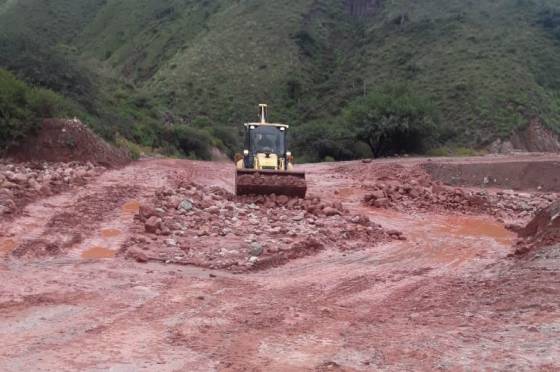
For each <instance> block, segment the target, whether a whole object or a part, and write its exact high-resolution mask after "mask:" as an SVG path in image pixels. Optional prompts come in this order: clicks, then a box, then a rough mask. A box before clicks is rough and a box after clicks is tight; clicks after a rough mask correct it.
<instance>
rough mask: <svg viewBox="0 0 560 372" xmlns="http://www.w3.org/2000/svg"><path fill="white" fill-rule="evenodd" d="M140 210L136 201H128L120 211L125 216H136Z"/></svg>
mask: <svg viewBox="0 0 560 372" xmlns="http://www.w3.org/2000/svg"><path fill="white" fill-rule="evenodd" d="M139 210H140V202H139V201H138V200H130V201H128V202H127V203H126V204H125V205H123V206H122V211H123V213H125V214H137V213H138V211H139Z"/></svg>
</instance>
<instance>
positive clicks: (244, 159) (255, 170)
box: [235, 104, 307, 198]
mask: <svg viewBox="0 0 560 372" xmlns="http://www.w3.org/2000/svg"><path fill="white" fill-rule="evenodd" d="M288 129H289V126H288V125H286V124H273V123H269V122H268V106H267V105H265V104H260V105H259V122H255V123H246V124H245V149H244V150H243V155H241V154H237V155H236V156H235V166H236V168H237V173H236V176H235V193H236V195H271V194H275V195H287V196H292V197H300V198H304V197H305V193H306V192H307V183H306V181H305V172H296V171H294V158H293V156H292V154H291V152H290V151H288V150H287V145H288V143H287V138H286V134H287V131H288Z"/></svg>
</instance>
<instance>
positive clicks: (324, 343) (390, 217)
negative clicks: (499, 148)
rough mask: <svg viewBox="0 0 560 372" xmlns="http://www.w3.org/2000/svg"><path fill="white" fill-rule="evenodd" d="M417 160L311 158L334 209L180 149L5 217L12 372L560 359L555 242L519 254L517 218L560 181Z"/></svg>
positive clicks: (3, 354) (6, 336) (547, 197)
mask: <svg viewBox="0 0 560 372" xmlns="http://www.w3.org/2000/svg"><path fill="white" fill-rule="evenodd" d="M525 160H527V159H525ZM461 161H462V162H466V163H469V162H471V160H469V159H467V160H464V159H463V160H461ZM475 161H476V160H472V162H475ZM516 161H517V160H516ZM527 161H531V162H551V161H552V162H554V161H558V159H557V158H554V157H542V158H538V157H531V158H530V159H529V160H527ZM423 162H424V160H421V159H420V160H419V159H406V160H403V159H400V160H390V161H374V162H371V163H362V162H349V163H340V164H317V165H305V166H303V168H304V169H305V170H306V171H307V172H308V183H309V190H310V191H309V193H310V194H311V195H312V196H314V197H316V198H317V200H320V203H322V205H321V207H320V208H319V207H318V204H316V205H313V204H312V203H311V202H309V203H307V204H306V203H305V202H304V201H300V204H297V203H296V201H294V202H293V203H292V204H290V205H291V206H290V207H289V204H287V202H286V204H284V203H285V202H284V201H281V200H278V201H276V200H273V201H271V200H266V201H257V200H253V201H251V200H249V201H247V200H236V199H235V198H232V196H231V195H229V194H228V193H231V192H233V178H234V174H233V169H232V166H231V164H228V163H204V162H192V161H186V160H168V159H156V160H142V161H139V162H136V163H134V164H132V165H129V166H127V167H125V168H122V169H118V170H110V171H106V172H104V173H102V174H100V175H98V176H97V177H95V178H92V179H90V180H88V182H87V183H86V184H85V185H83V186H81V187H75V188H73V189H71V190H70V191H64V192H62V193H60V194H57V195H53V196H50V197H46V198H40V199H38V200H35V201H34V202H32V203H30V204H28V205H27V206H26V207H25V208H24V209H23V210H22V211H21V213H19V214H17V215H16V216H15V217H14V218H12V219H10V220H8V219H5V220H2V222H1V226H0V282H1V283H2V284H0V339H1V340H2V347H1V348H0V370H2V371H20V370H22V369H29V368H31V369H32V370H38V371H39V370H40V371H43V370H44V371H51V370H52V371H74V370H83V371H101V370H112V371H137V370H157V371H247V370H249V371H323V370H334V371H337V370H340V371H369V370H371V371H376V370H390V371H403V370H434V369H442V370H480V369H488V370H550V371H553V370H559V369H560V245H556V246H552V247H548V248H547V249H546V250H544V251H541V252H537V253H536V254H533V255H531V256H530V257H515V256H512V253H513V252H514V244H515V240H516V235H515V234H514V233H513V232H511V231H510V230H508V229H506V228H505V224H515V223H518V224H523V223H525V222H527V220H528V218H530V214H532V213H533V210H534V209H536V208H538V207H539V206H541V204H546V203H547V202H549V201H551V200H553V199H555V198H557V194H555V192H558V191H560V190H546V191H547V193H546V194H544V193H542V192H541V191H539V189H538V186H540V185H537V189H534V190H533V189H527V190H519V191H515V192H514V191H510V190H506V191H503V190H500V189H499V188H498V186H500V185H481V186H484V187H486V188H487V189H488V190H489V191H488V190H487V189H485V190H484V191H483V192H482V191H481V190H482V189H479V188H477V187H476V183H474V184H473V183H472V182H471V183H470V184H469V185H467V186H468V187H466V188H461V189H455V188H454V189H451V188H449V189H443V191H441V190H439V189H441V186H440V185H439V184H432V183H431V182H432V181H431V180H429V179H428V178H429V175H427V174H426V173H423V172H424V170H423V168H422V166H421V164H420V163H423ZM449 162H450V163H453V161H448V163H449ZM486 162H490V163H492V160H490V161H486V160H485V163H486ZM501 162H503V160H496V162H495V163H496V164H499V163H501ZM497 166H498V165H497ZM547 166H548V165H547ZM485 167H486V165H485ZM438 169H439V168H438ZM438 174H440V175H441V174H444V175H446V174H450V176H449V177H454V174H453V171H449V170H445V171H440V172H439V173H438ZM442 177H443V176H442ZM469 177H470V179H472V176H471V175H470V173H469ZM484 177H486V176H483V178H484ZM553 178H554V177H553ZM543 182H544V181H543ZM551 182H552V183H553V182H556V181H554V180H553V181H551ZM405 184H406V185H413V187H408V188H405V187H404V186H402V185H405ZM415 185H417V186H415ZM473 185H475V186H473ZM540 189H542V187H541V188H540ZM488 192H489V193H490V194H487V193H488ZM479 193H480V194H479ZM208 194H211V195H212V197H208ZM368 194H372V195H373V196H371V197H370V199H369V200H372V202H370V203H365V202H364V198H365V197H366V196H367V195H368ZM185 195H187V196H189V198H190V199H188V200H189V201H188V203H185V202H184V200H183V199H184V198H185V197H186V196H185ZM197 198H198V199H197ZM426 200H428V201H429V202H426ZM177 201H179V207H177V208H175V204H176V203H177ZM167 202H168V203H171V205H172V207H168V206H166V204H165V203H167ZM261 202H262V203H261ZM158 203H160V204H158ZM173 203H175V204H173ZM266 203H268V204H266ZM317 203H319V201H317ZM482 205H483V206H484V207H480V206H482ZM145 206H149V208H153V212H152V214H154V216H152V217H155V216H157V218H152V219H151V221H150V219H149V218H146V219H145V220H142V219H139V217H138V216H137V215H138V214H139V212H142V211H141V209H142V208H146V207H145ZM432 206H433V208H432ZM145 210H146V209H144V212H142V213H147V212H145ZM150 210H151V209H150ZM135 216H136V217H135ZM146 217H149V216H146ZM158 218H159V222H158ZM364 221H365V222H364ZM152 222H154V223H159V226H156V225H154V231H153V232H149V231H148V230H149V229H148V228H151V227H152V225H150V223H152ZM162 224H163V225H162ZM164 225H165V226H164ZM167 226H169V227H167ZM277 226H278V228H276V227H277ZM166 230H167V231H166ZM259 230H260V231H259ZM310 242H311V243H310ZM255 251H257V252H255ZM263 263H266V264H263Z"/></svg>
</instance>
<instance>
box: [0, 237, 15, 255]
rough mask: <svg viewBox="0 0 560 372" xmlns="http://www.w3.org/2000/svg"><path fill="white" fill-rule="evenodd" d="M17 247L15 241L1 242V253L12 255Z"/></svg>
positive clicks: (6, 240)
mask: <svg viewBox="0 0 560 372" xmlns="http://www.w3.org/2000/svg"><path fill="white" fill-rule="evenodd" d="M15 247H16V242H15V240H13V239H4V240H0V253H10V252H11V251H12V250H13V249H14V248H15Z"/></svg>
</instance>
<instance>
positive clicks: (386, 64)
mask: <svg viewBox="0 0 560 372" xmlns="http://www.w3.org/2000/svg"><path fill="white" fill-rule="evenodd" d="M0 66H2V67H5V68H8V69H9V70H11V71H13V72H14V73H16V74H17V75H18V76H19V77H21V78H24V79H27V80H28V81H29V82H31V83H33V84H37V85H40V86H44V87H48V88H51V89H53V90H55V91H57V92H59V93H61V94H63V95H65V96H67V97H68V98H70V99H71V100H73V101H75V102H77V103H78V104H79V105H80V107H81V108H82V110H83V112H84V115H85V116H87V118H88V119H89V121H90V122H91V123H92V126H94V128H96V129H97V130H99V131H100V132H101V133H103V134H104V135H105V136H107V137H111V136H112V135H114V133H115V132H116V131H118V132H119V133H121V134H122V135H124V136H126V137H128V138H129V139H132V140H134V141H137V142H141V143H143V144H145V145H150V146H167V145H169V146H171V148H173V147H179V150H182V151H185V149H186V148H187V147H188V145H187V144H185V145H184V146H178V145H177V143H176V142H174V140H173V139H170V138H166V136H165V135H164V134H162V133H163V129H162V127H163V126H164V125H163V124H164V122H167V123H174V125H175V126H179V127H181V126H187V127H190V128H187V129H185V130H189V131H191V132H192V133H191V132H189V135H192V136H195V137H196V139H197V141H198V142H200V141H202V142H212V143H213V144H214V145H218V146H221V147H222V148H224V149H225V150H229V152H230V153H231V152H232V151H235V150H236V149H237V147H238V145H239V124H240V123H242V122H243V121H244V120H248V119H252V118H254V115H255V107H256V104H257V103H259V102H267V103H269V104H270V105H271V108H272V116H273V119H275V120H283V121H287V122H289V123H290V124H292V125H293V128H294V131H293V132H294V133H295V134H296V135H295V136H294V138H293V147H295V149H296V150H297V151H298V153H299V154H302V153H303V155H304V156H305V158H306V159H307V160H320V159H322V158H324V157H326V156H329V157H334V158H338V159H343V158H344V159H346V158H352V157H359V156H370V155H371V153H370V150H369V148H368V146H365V144H364V143H363V142H362V141H361V140H360V135H359V134H360V133H361V132H362V131H361V129H362V128H360V127H359V125H358V126H357V125H355V123H352V122H350V120H352V119H351V118H353V117H356V116H355V115H352V114H351V113H349V111H351V110H358V111H360V108H359V107H360V105H367V104H369V103H368V102H370V103H371V102H383V101H384V100H385V99H389V101H390V102H412V101H414V102H416V101H418V100H419V101H418V102H420V101H422V102H425V101H428V102H429V103H430V105H429V106H430V107H431V108H430V110H429V111H426V112H424V113H423V114H422V115H429V116H430V121H433V122H435V123H436V127H435V129H434V130H433V131H431V132H430V134H429V136H422V138H423V141H424V142H425V143H423V144H422V146H417V145H418V144H414V146H412V147H407V146H404V148H403V146H402V144H400V146H399V150H402V151H407V150H411V151H412V150H413V148H414V149H419V148H422V149H424V150H426V149H429V148H430V147H438V146H442V145H451V146H467V147H483V146H485V145H488V144H489V143H490V142H492V141H493V140H494V139H496V138H498V137H502V138H506V137H508V136H509V135H511V133H512V132H513V131H515V130H516V129H518V128H522V127H523V126H525V125H527V123H528V122H529V120H530V119H531V118H534V117H539V118H540V119H541V120H542V122H543V123H544V124H545V125H546V126H548V127H550V128H552V129H554V130H556V131H560V4H558V2H557V1H555V0H494V1H487V0H470V1H461V0H424V1H421V2H418V1H413V0H275V1H272V0H269V1H263V0H237V1H231V0H230V1H226V0H205V1H200V0H88V1H85V0H72V1H71V0H50V1H42V0H3V1H2V0H0ZM402 89H405V90H406V97H412V96H414V97H412V98H413V99H412V98H411V99H412V101H410V100H408V99H407V100H399V99H398V97H394V99H393V100H392V99H391V96H390V95H391V94H393V93H392V92H397V91H399V90H402ZM363 96H368V97H369V98H368V99H364V98H363ZM375 97H378V98H379V97H382V98H379V99H378V98H375ZM383 97H384V98H383ZM425 107H427V106H425ZM370 109H372V108H371V107H370ZM381 111H383V110H381ZM412 111H414V110H412ZM412 111H411V110H407V109H406V108H402V109H401V108H398V107H395V110H394V111H392V112H383V113H382V112H380V110H377V111H375V113H374V114H372V115H373V117H376V116H375V115H381V116H380V117H383V115H385V116H387V115H389V116H390V115H393V116H394V115H398V113H401V114H402V113H404V112H412ZM403 120H404V119H403ZM181 131H183V132H184V130H183V129H181ZM395 133H397V134H396V135H395V134H393V136H401V134H400V132H395ZM393 142H394V141H393ZM187 150H188V149H187ZM393 150H394V149H393ZM187 152H189V151H187ZM391 152H392V149H391V148H389V149H388V150H387V151H385V153H391Z"/></svg>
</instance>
